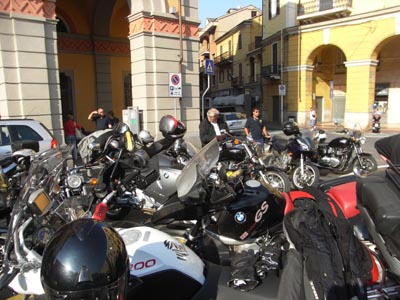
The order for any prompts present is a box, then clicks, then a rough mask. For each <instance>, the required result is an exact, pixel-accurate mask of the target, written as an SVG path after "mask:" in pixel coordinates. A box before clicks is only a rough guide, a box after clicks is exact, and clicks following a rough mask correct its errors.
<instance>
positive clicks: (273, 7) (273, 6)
mask: <svg viewBox="0 0 400 300" xmlns="http://www.w3.org/2000/svg"><path fill="white" fill-rule="evenodd" d="M268 7H269V10H268V17H269V19H270V20H271V19H273V18H276V17H277V16H279V9H280V7H279V0H268Z"/></svg>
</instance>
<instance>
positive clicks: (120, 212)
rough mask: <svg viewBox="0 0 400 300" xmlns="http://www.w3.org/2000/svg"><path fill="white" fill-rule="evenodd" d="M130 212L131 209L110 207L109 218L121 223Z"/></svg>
mask: <svg viewBox="0 0 400 300" xmlns="http://www.w3.org/2000/svg"><path fill="white" fill-rule="evenodd" d="M130 211H131V209H130V207H110V208H109V209H108V211H107V218H108V219H110V220H113V221H119V220H122V219H124V218H125V217H126V216H127V215H128V214H129V212H130Z"/></svg>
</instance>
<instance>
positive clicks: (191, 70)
mask: <svg viewBox="0 0 400 300" xmlns="http://www.w3.org/2000/svg"><path fill="white" fill-rule="evenodd" d="M130 2H131V3H130V8H131V15H130V16H129V17H128V21H129V34H130V36H129V39H130V47H131V64H132V66H131V69H132V97H133V106H138V107H139V109H140V110H141V111H142V116H143V117H142V122H143V128H144V129H147V130H149V131H150V132H152V133H153V134H157V133H158V122H159V120H160V119H161V117H162V116H163V115H166V114H171V115H175V116H176V117H177V118H178V119H181V120H182V121H183V122H184V123H185V124H186V126H187V128H188V132H191V131H192V132H197V131H198V126H199V122H200V121H199V117H200V112H199V111H200V101H199V100H200V95H199V67H198V43H199V39H198V26H199V23H200V22H199V20H198V19H197V0H179V1H176V0H175V1H173V0H170V1H161V0H152V1H148V0H142V1H140V0H131V1H130ZM180 2H181V7H179V3H180ZM179 15H180V16H181V22H179ZM180 60H181V64H180ZM180 69H181V72H182V77H181V78H182V99H181V100H180V99H179V98H173V97H170V96H169V73H170V72H171V73H179V72H180Z"/></svg>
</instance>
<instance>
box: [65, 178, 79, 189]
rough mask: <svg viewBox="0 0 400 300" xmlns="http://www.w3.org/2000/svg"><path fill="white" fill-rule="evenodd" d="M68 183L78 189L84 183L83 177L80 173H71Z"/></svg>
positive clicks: (72, 187)
mask: <svg viewBox="0 0 400 300" xmlns="http://www.w3.org/2000/svg"><path fill="white" fill-rule="evenodd" d="M67 184H68V187H70V188H71V189H77V188H79V187H80V186H81V185H82V177H81V176H79V175H78V174H71V175H69V176H68V178H67Z"/></svg>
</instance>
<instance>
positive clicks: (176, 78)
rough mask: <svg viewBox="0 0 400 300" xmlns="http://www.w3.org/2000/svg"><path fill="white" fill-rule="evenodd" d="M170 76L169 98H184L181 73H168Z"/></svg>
mask: <svg viewBox="0 0 400 300" xmlns="http://www.w3.org/2000/svg"><path fill="white" fill-rule="evenodd" d="M168 74H169V87H168V89H169V96H170V97H182V74H181V73H168Z"/></svg>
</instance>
